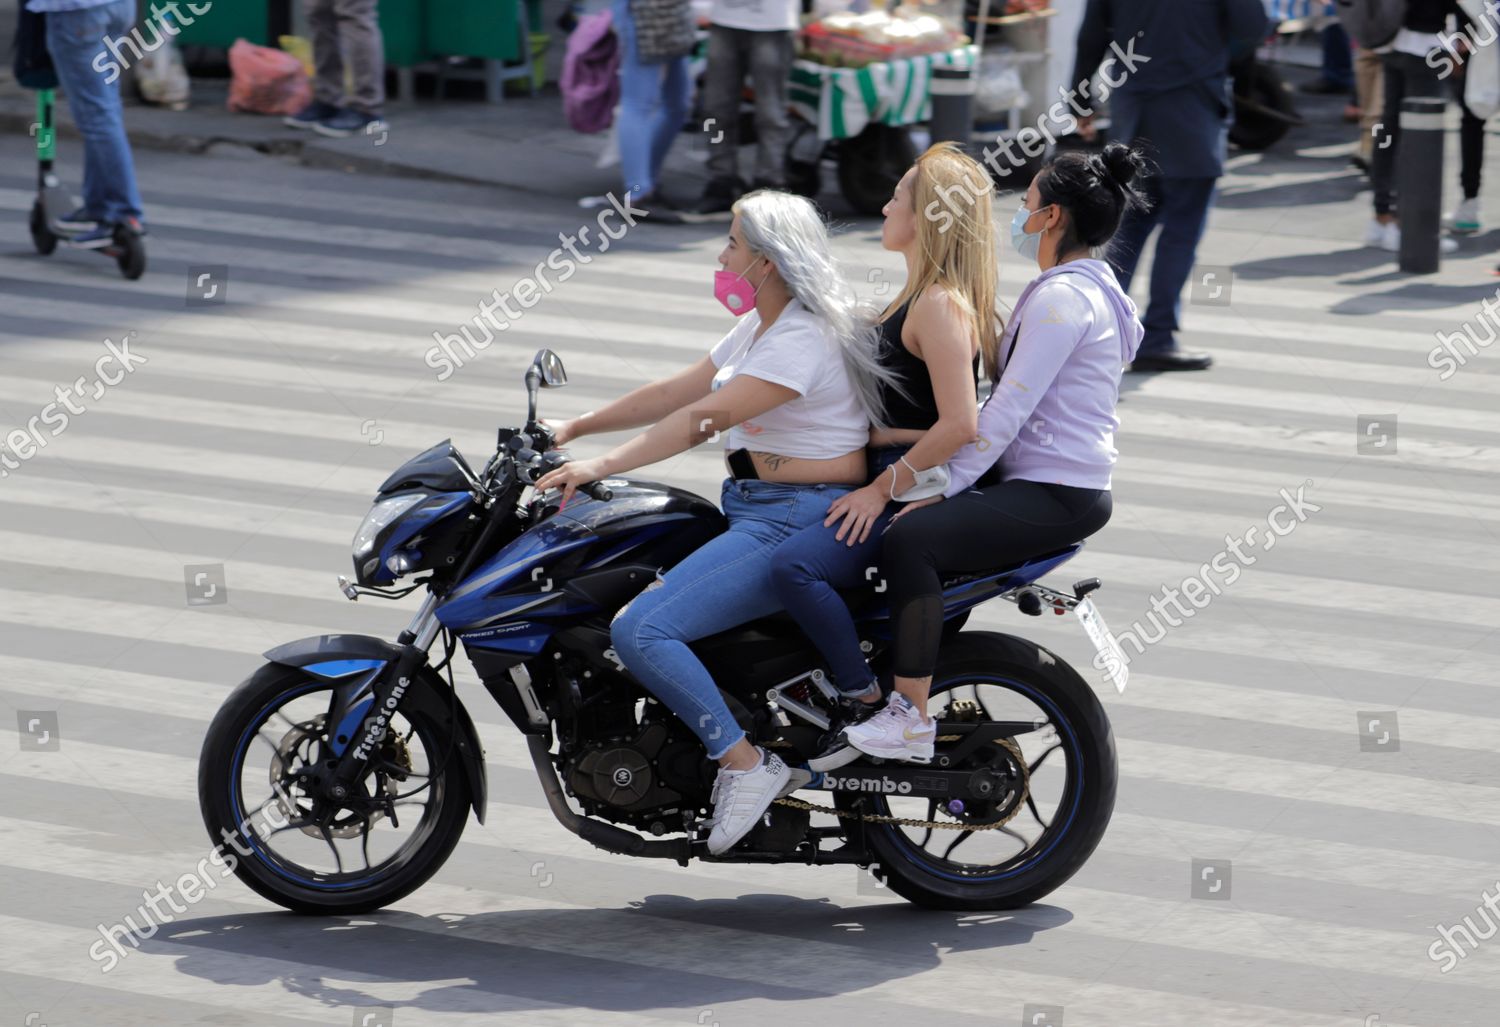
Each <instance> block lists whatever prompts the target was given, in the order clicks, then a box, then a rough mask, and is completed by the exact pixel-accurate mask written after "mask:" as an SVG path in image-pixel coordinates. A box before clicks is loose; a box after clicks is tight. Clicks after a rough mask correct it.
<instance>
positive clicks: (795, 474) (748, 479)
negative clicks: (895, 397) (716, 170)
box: [536, 190, 890, 855]
mask: <svg viewBox="0 0 1500 1027" xmlns="http://www.w3.org/2000/svg"><path fill="white" fill-rule="evenodd" d="M719 264H720V268H721V270H719V271H718V272H717V274H716V275H715V280H714V295H715V296H716V297H717V298H718V300H719V302H721V303H722V304H723V305H724V306H725V307H726V308H728V310H729V311H730V313H732V314H734V315H736V316H737V317H739V319H740V320H739V322H738V323H737V324H736V325H735V327H734V328H732V329H731V330H730V331H729V334H727V335H725V336H724V338H723V339H721V340H719V342H718V344H717V345H715V346H714V347H713V349H712V351H711V352H709V353H708V354H707V355H706V356H704V357H702V358H701V359H700V360H698V361H697V363H695V364H693V365H692V366H691V367H688V368H686V369H684V370H683V371H680V372H678V373H677V374H676V375H674V376H672V377H671V378H667V379H664V380H662V381H659V382H654V383H652V384H650V385H645V386H642V387H641V388H639V389H636V390H635V391H634V392H631V393H629V394H628V395H626V396H624V397H622V398H621V399H618V400H615V401H614V402H613V403H610V404H609V405H607V406H605V407H602V408H600V409H599V410H597V411H593V412H591V413H587V414H584V415H582V416H581V417H577V418H574V419H572V420H570V421H564V422H562V423H561V424H558V425H556V426H555V432H556V441H557V443H558V444H559V445H564V444H566V443H568V442H570V441H571V440H573V439H576V438H578V437H579V436H582V435H586V434H591V433H595V432H608V431H617V430H619V429H621V428H637V427H642V426H644V425H648V424H650V425H653V426H652V427H651V428H649V429H648V430H646V431H644V432H642V433H641V434H639V435H637V436H635V437H634V438H632V439H630V440H629V441H628V442H624V443H622V444H621V445H619V446H616V447H615V448H614V449H613V450H611V451H610V452H609V453H607V454H606V455H604V456H602V457H596V458H594V459H591V460H574V461H571V462H569V463H567V464H564V465H563V466H561V467H559V468H558V469H556V470H554V471H551V472H549V473H548V474H545V475H543V476H542V478H541V479H539V480H538V481H537V483H536V488H537V491H538V492H542V491H545V490H547V489H551V488H559V487H560V488H562V489H563V490H564V492H563V499H562V501H563V503H564V504H566V503H567V501H568V500H569V499H570V498H571V497H572V494H573V492H574V491H575V490H576V489H577V487H578V486H579V485H582V484H585V483H587V482H591V481H596V480H598V479H600V478H607V477H609V476H610V475H613V474H620V473H622V472H624V471H628V470H630V469H632V468H636V467H640V466H642V465H644V464H651V463H656V462H657V461H658V460H665V459H666V458H667V457H669V456H673V455H675V454H677V453H681V452H683V451H684V450H687V449H690V448H692V447H693V446H694V445H697V444H698V443H699V442H702V441H703V440H704V439H705V438H706V437H707V436H708V434H709V433H708V431H707V430H706V429H707V428H708V425H705V424H704V423H703V421H704V420H705V418H704V417H703V416H702V415H703V414H705V413H706V412H710V411H711V412H712V414H711V417H709V418H707V420H711V422H712V428H713V430H714V433H715V434H724V435H726V436H727V450H728V451H727V453H726V458H727V462H728V465H729V471H730V477H729V478H727V479H726V480H725V481H724V487H723V492H722V497H721V502H722V504H723V507H724V513H725V515H726V516H727V517H728V519H729V529H728V530H727V531H725V532H724V533H723V534H721V535H719V536H717V537H716V538H714V539H713V540H711V541H710V542H708V543H707V544H706V545H704V546H702V547H701V548H699V549H698V550H697V551H696V552H694V553H692V554H690V555H689V556H687V557H686V558H685V559H683V560H682V561H681V562H680V563H678V564H676V565H674V566H673V567H672V568H671V569H670V570H668V571H667V572H666V573H665V574H663V575H661V576H660V577H659V578H658V579H657V580H656V581H655V582H653V583H652V584H651V585H649V586H648V587H647V588H646V590H645V591H643V592H642V593H641V594H639V595H637V596H636V597H635V598H634V599H633V600H631V601H630V603H629V605H627V606H626V607H625V608H624V609H623V610H621V611H620V613H619V614H618V615H617V616H616V617H615V620H614V624H613V625H612V627H611V630H610V635H611V641H612V642H613V644H614V649H615V652H616V653H617V654H618V655H619V657H620V659H621V660H622V661H623V662H624V664H625V666H626V668H627V669H628V670H629V671H630V672H631V674H633V675H634V676H635V677H636V679H637V680H638V681H640V682H641V684H642V685H644V686H645V687H646V688H647V689H649V690H650V691H651V693H652V694H654V695H655V696H656V697H657V698H658V699H660V700H661V701H662V702H663V703H664V704H665V705H666V706H667V707H668V708H669V709H671V710H672V712H673V713H675V714H677V716H678V717H680V718H682V720H683V721H684V722H685V723H686V724H687V726H688V727H689V728H691V729H692V730H693V731H694V732H695V733H696V734H697V735H698V737H699V739H700V740H701V741H702V742H703V744H704V746H705V748H707V750H708V755H709V758H710V759H714V760H717V761H718V762H719V776H718V778H717V780H716V782H715V784H714V790H713V794H714V800H713V801H714V810H713V819H712V824H713V830H712V833H711V834H710V835H709V838H708V849H709V851H710V852H711V853H713V854H714V855H719V854H720V853H722V852H725V851H726V850H728V849H729V848H730V847H731V846H733V845H734V844H735V843H736V842H738V841H739V840H740V839H741V838H743V837H744V835H745V834H746V833H748V832H749V830H750V829H751V828H752V827H754V826H755V824H756V822H757V821H758V820H759V819H760V816H761V814H763V813H764V812H765V811H766V808H767V807H768V806H770V804H771V803H772V802H774V801H775V800H776V799H777V797H779V796H780V795H783V794H785V793H787V792H790V791H792V790H793V789H795V788H796V787H797V785H798V784H800V783H802V782H805V781H806V780H807V776H806V774H805V772H804V773H802V774H801V775H800V778H799V777H798V776H794V775H793V774H792V771H791V770H790V768H788V767H787V765H786V764H785V763H783V762H782V761H781V759H779V758H778V757H777V756H776V755H775V754H774V753H767V752H766V751H765V750H763V749H760V748H759V747H757V746H754V745H752V744H751V743H750V742H749V741H748V740H747V739H746V738H745V732H744V730H743V729H742V728H741V727H740V725H739V723H738V722H737V721H736V720H735V718H734V715H733V714H732V713H731V712H730V711H729V707H728V706H727V705H726V703H725V702H724V699H723V697H722V696H721V695H720V693H719V689H718V687H717V686H716V685H715V684H714V680H713V677H712V675H710V674H709V672H708V669H707V668H706V667H704V665H703V663H702V661H700V660H699V659H698V657H697V656H696V655H694V653H693V651H692V649H690V648H689V646H688V643H690V642H693V641H696V640H697V639H700V638H706V637H707V636H709V635H713V634H717V633H718V632H720V631H726V630H728V629H729V628H732V627H735V626H737V625H739V624H744V623H746V622H747V621H751V620H755V619H756V618H757V617H763V616H766V615H767V614H770V613H774V612H776V611H777V610H779V609H780V608H781V603H780V601H779V600H778V599H777V597H776V593H775V592H774V591H773V589H772V588H771V558H772V553H773V552H775V551H776V548H777V546H779V545H780V544H781V543H782V542H783V541H785V540H786V539H787V538H788V537H789V536H791V535H792V534H793V533H794V532H797V531H799V530H801V529H802V528H804V527H806V526H808V525H813V524H817V523H818V522H819V521H820V520H822V518H823V516H824V514H825V513H826V512H827V510H828V504H829V501H830V500H833V499H836V498H838V497H841V496H843V495H844V493H846V492H848V491H849V490H850V489H853V488H854V487H855V486H857V485H859V484H860V483H861V482H863V481H864V480H865V442H866V438H867V436H868V433H869V425H870V422H871V420H872V419H874V420H877V421H878V420H879V419H880V416H881V414H880V392H881V389H882V387H883V384H884V382H885V381H887V380H888V379H889V378H890V375H889V373H888V372H886V371H885V370H884V369H883V368H882V367H881V365H880V362H879V361H878V359H877V358H876V355H875V351H874V332H873V331H872V330H870V328H869V326H868V325H866V324H864V323H863V322H862V321H861V319H860V318H859V317H858V316H857V309H856V307H857V304H856V299H855V296H854V291H853V290H852V289H851V288H850V287H849V283H848V282H847V281H845V280H844V277H843V276H842V275H841V274H840V273H839V269H838V265H837V263H836V262H835V261H834V259H833V254H832V251H831V249H830V247H829V242H828V232H827V230H826V229H825V227H824V225H823V222H822V220H821V219H820V218H819V217H818V213H817V210H816V208H814V207H813V205H812V204H811V203H810V202H808V201H807V200H805V199H803V198H802V197H800V196H793V195H791V194H790V193H784V192H776V191H770V190H761V191H758V192H753V193H750V194H748V195H746V196H742V197H741V198H740V199H739V200H737V201H736V202H735V204H734V221H733V223H732V224H731V225H730V227H729V242H728V244H727V245H726V246H725V247H724V250H723V251H722V252H721V253H720V254H719ZM653 422H654V424H653ZM752 446H753V447H754V449H753V450H752V449H751V448H750V447H752Z"/></svg>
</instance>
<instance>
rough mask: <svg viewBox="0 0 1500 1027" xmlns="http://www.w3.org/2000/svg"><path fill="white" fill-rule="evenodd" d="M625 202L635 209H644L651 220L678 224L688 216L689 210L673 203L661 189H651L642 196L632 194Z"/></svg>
mask: <svg viewBox="0 0 1500 1027" xmlns="http://www.w3.org/2000/svg"><path fill="white" fill-rule="evenodd" d="M626 202H628V203H629V205H630V206H632V207H634V208H636V209H637V210H644V211H645V212H646V217H647V218H649V219H650V220H652V221H667V222H671V223H673V224H680V223H681V222H682V221H684V220H685V219H686V217H687V216H690V212H688V211H684V210H683V209H682V208H681V207H679V206H677V204H675V203H673V202H672V201H671V199H670V198H668V196H667V195H666V194H665V193H663V192H662V191H661V189H659V188H658V189H653V190H651V191H650V192H649V193H646V194H645V195H644V196H632V197H630V198H629V199H628V200H627V201H626Z"/></svg>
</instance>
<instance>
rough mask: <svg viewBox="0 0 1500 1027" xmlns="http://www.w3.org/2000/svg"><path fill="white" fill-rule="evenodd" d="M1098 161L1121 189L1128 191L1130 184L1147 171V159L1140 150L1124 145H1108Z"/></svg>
mask: <svg viewBox="0 0 1500 1027" xmlns="http://www.w3.org/2000/svg"><path fill="white" fill-rule="evenodd" d="M1098 160H1099V163H1100V164H1101V165H1102V166H1103V170H1104V173H1105V174H1107V175H1108V176H1109V177H1110V178H1111V179H1113V180H1114V182H1115V184H1116V185H1118V186H1119V187H1120V188H1121V189H1126V190H1128V189H1129V188H1130V183H1131V182H1133V181H1134V180H1135V178H1136V176H1137V175H1139V174H1141V173H1142V172H1143V171H1145V169H1146V158H1145V157H1144V156H1142V155H1141V153H1140V151H1139V150H1134V149H1131V148H1130V147H1129V146H1126V145H1125V144H1124V143H1118V142H1117V143H1110V144H1108V145H1107V146H1105V147H1104V152H1103V153H1101V154H1100V155H1099V157H1098Z"/></svg>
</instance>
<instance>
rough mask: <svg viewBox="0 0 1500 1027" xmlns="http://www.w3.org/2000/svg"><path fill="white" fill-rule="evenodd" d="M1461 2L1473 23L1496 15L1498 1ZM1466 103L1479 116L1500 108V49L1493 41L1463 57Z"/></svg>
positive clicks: (1470, 22)
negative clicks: (1498, 49)
mask: <svg viewBox="0 0 1500 1027" xmlns="http://www.w3.org/2000/svg"><path fill="white" fill-rule="evenodd" d="M1460 6H1461V7H1462V8H1463V11H1464V13H1465V14H1466V15H1468V16H1469V24H1471V25H1480V24H1482V22H1481V19H1486V18H1487V19H1489V20H1491V21H1493V20H1494V19H1495V18H1496V11H1495V5H1494V4H1493V3H1492V2H1490V0H1480V2H1475V0H1460ZM1491 31H1493V29H1491ZM1464 106H1466V107H1468V108H1469V111H1470V112H1471V113H1472V114H1473V115H1474V116H1475V117H1476V118H1488V117H1489V116H1490V115H1492V114H1494V113H1495V111H1497V110H1500V53H1497V52H1496V50H1495V44H1494V42H1493V41H1492V42H1491V43H1490V44H1489V45H1488V46H1481V47H1479V48H1478V49H1477V50H1474V51H1473V52H1471V53H1470V54H1469V56H1468V59H1467V60H1465V61H1464Z"/></svg>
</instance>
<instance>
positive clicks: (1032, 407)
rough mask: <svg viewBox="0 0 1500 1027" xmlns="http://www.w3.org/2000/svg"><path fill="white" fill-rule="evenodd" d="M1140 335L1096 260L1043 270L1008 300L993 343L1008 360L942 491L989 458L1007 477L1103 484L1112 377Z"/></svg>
mask: <svg viewBox="0 0 1500 1027" xmlns="http://www.w3.org/2000/svg"><path fill="white" fill-rule="evenodd" d="M1018 332H1019V339H1018V337H1017V334H1018ZM1143 334H1144V329H1142V327H1141V322H1140V320H1139V319H1138V318H1137V317H1136V309H1135V304H1134V303H1132V302H1131V300H1130V297H1129V296H1127V295H1125V292H1124V291H1123V290H1122V289H1121V288H1120V283H1119V282H1118V281H1116V279H1115V273H1114V271H1113V270H1111V269H1110V266H1109V265H1108V264H1106V263H1104V261H1102V260H1093V259H1088V260H1072V261H1069V262H1068V263H1066V264H1059V265H1058V266H1057V267H1054V268H1051V269H1050V270H1047V271H1043V272H1042V273H1041V274H1040V275H1038V276H1037V277H1036V278H1035V279H1034V280H1033V281H1032V282H1031V284H1029V285H1027V286H1026V288H1025V289H1024V290H1022V292H1021V298H1020V299H1018V300H1017V301H1016V308H1015V313H1014V315H1013V316H1012V317H1011V321H1010V324H1009V325H1007V326H1006V329H1005V332H1004V333H1003V334H1002V335H1001V337H1000V344H999V348H1000V353H1001V354H1002V355H1003V354H1005V353H1006V352H1007V351H1010V354H1011V355H1010V361H1009V363H1007V364H1006V365H1005V370H1004V372H1003V373H1002V374H1001V376H1000V381H999V383H998V384H996V385H995V386H994V388H993V389H991V391H990V397H989V399H987V400H985V402H984V406H982V407H981V408H980V410H979V433H978V434H979V440H978V441H977V442H971V443H969V444H968V445H967V446H965V447H964V448H963V449H961V450H959V451H958V452H957V453H955V454H954V455H953V459H951V460H950V461H948V473H949V479H950V480H949V483H948V489H947V491H946V492H944V493H943V494H944V495H945V496H949V497H952V496H956V495H958V494H959V493H960V492H962V491H964V490H965V489H967V488H968V487H969V486H970V485H972V484H973V483H974V482H975V481H976V480H978V478H979V477H980V476H981V475H982V474H984V472H985V471H987V470H989V468H990V466H991V465H992V464H994V462H995V461H996V460H997V459H998V460H999V461H1000V468H1001V472H1002V474H1003V477H1004V480H1005V481H1011V480H1012V479H1015V478H1021V479H1025V480H1026V481H1038V482H1047V483H1052V484H1057V485H1072V486H1076V487H1078V488H1089V489H1107V488H1109V485H1110V469H1111V468H1112V467H1113V466H1114V463H1115V456H1116V452H1115V430H1116V429H1117V428H1119V427H1120V422H1119V419H1118V418H1116V417H1115V403H1116V402H1118V400H1119V397H1120V374H1121V371H1122V370H1123V368H1124V365H1125V364H1127V363H1129V362H1130V361H1131V359H1132V358H1133V357H1134V356H1135V351H1136V348H1137V347H1138V346H1140V344H1141V336H1142V335H1143ZM1002 358H1003V357H1002Z"/></svg>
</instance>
